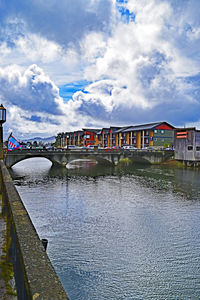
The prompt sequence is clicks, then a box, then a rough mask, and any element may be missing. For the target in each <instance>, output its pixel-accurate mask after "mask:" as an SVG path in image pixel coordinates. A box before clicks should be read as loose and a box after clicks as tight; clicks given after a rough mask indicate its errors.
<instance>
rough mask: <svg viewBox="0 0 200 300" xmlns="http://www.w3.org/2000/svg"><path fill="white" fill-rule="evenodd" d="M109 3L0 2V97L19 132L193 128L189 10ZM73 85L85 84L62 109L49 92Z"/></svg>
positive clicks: (199, 104)
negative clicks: (164, 125) (162, 125)
mask: <svg viewBox="0 0 200 300" xmlns="http://www.w3.org/2000/svg"><path fill="white" fill-rule="evenodd" d="M117 3H118V4H117V5H116V1H115V0H90V1H84V0H77V1H72V0H70V1H64V0H61V1H60V2H59V5H56V1H55V0H50V1H48V2H44V1H41V0H37V1H34V2H32V3H29V4H27V2H26V1H23V0H19V1H18V3H17V5H16V3H15V1H14V0H11V1H9V3H6V2H5V1H1V2H0V11H1V12H0V16H1V17H2V18H1V21H0V22H1V25H2V27H1V30H0V39H1V42H0V66H1V68H0V95H1V98H2V100H4V103H5V105H7V107H8V108H9V109H8V113H9V117H10V119H11V120H12V125H13V126H15V128H16V129H17V130H18V131H19V132H21V133H22V134H25V133H26V132H30V133H31V132H32V134H33V133H36V132H39V133H41V134H46V133H47V132H52V133H56V132H58V131H68V130H76V129H81V128H82V127H86V126H87V127H89V126H91V127H102V126H110V125H115V124H116V125H130V124H134V123H142V122H152V121H160V120H166V121H168V122H171V123H172V124H174V125H177V126H181V125H183V124H187V123H190V124H191V122H195V125H196V124H199V114H198V112H199V109H200V98H199V96H200V89H199V82H200V75H199V69H200V60H199V51H200V42H199V36H200V18H199V15H200V8H199V6H198V5H197V1H195V0H164V1H163V0H162V1H161V0H127V1H121V0H120V1H117ZM2 11H3V12H4V14H2ZM1 14H2V15H1ZM50 20H51V21H50ZM8 62H9V63H8ZM50 78H51V79H50ZM74 78H76V79H78V80H82V81H84V82H88V85H87V86H86V84H85V83H84V88H83V89H81V88H80V90H79V91H77V92H75V93H74V95H73V97H72V99H71V100H69V101H67V102H66V101H64V100H63V99H62V98H61V97H60V95H59V89H58V87H57V85H58V84H59V85H61V84H63V86H64V85H65V84H67V83H68V82H69V81H70V79H71V80H73V79H74ZM16 115H17V117H18V120H19V122H17V121H16V122H15V116H16ZM18 123H20V125H19V124H18Z"/></svg>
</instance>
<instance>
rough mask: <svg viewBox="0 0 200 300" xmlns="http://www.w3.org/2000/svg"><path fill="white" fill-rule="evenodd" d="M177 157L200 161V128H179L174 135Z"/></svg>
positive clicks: (184, 159)
mask: <svg viewBox="0 0 200 300" xmlns="http://www.w3.org/2000/svg"><path fill="white" fill-rule="evenodd" d="M174 151H175V159H177V160H180V161H200V130H196V128H178V129H176V130H175V135H174Z"/></svg>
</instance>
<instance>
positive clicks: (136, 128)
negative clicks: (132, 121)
mask: <svg viewBox="0 0 200 300" xmlns="http://www.w3.org/2000/svg"><path fill="white" fill-rule="evenodd" d="M163 123H165V124H167V125H169V126H171V127H172V128H174V126H172V125H171V124H169V123H167V122H165V121H163V122H156V123H148V124H141V125H134V126H130V127H128V128H127V129H125V130H123V132H129V131H140V130H150V129H154V128H155V127H157V126H159V125H161V124H163Z"/></svg>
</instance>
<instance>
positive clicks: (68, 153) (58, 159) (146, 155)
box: [5, 149, 174, 168]
mask: <svg viewBox="0 0 200 300" xmlns="http://www.w3.org/2000/svg"><path fill="white" fill-rule="evenodd" d="M173 156H174V151H173V150H140V149H138V150H123V149H121V150H117V151H116V150H114V149H112V150H110V149H97V150H91V149H74V150H53V151H52V150H21V151H20V150H16V151H13V152H8V153H7V154H6V155H5V165H6V166H7V167H8V168H11V167H12V166H13V165H15V164H16V163H18V162H20V161H22V160H25V159H28V158H33V157H44V158H47V159H48V160H50V161H51V162H52V164H53V165H60V166H66V165H67V164H68V163H70V162H72V161H74V160H77V159H94V160H96V161H97V162H99V163H104V164H105V163H111V164H113V165H117V164H118V163H119V162H120V161H121V160H123V159H125V158H128V159H130V160H131V161H133V162H140V163H150V164H160V163H162V162H164V161H167V160H169V159H171V158H173Z"/></svg>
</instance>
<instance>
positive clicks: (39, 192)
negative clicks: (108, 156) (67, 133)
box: [11, 158, 200, 300]
mask: <svg viewBox="0 0 200 300" xmlns="http://www.w3.org/2000/svg"><path fill="white" fill-rule="evenodd" d="M11 175H12V177H13V178H14V182H15V184H16V187H17V189H18V191H19V193H20V196H21V197H22V200H23V202H24V204H25V207H26V209H27V210H28V212H29V215H30V217H31V219H32V221H33V224H34V226H35V228H36V230H37V232H38V234H39V236H40V238H47V239H48V241H49V243H48V248H47V253H48V256H49V257H50V260H51V262H52V264H53V266H54V268H55V270H56V272H57V274H58V276H59V278H60V280H61V282H62V284H63V286H64V288H65V290H66V292H67V295H68V297H69V299H70V300H133V299H134V300H135V299H156V300H158V299H200V268H199V266H200V230H199V228H200V171H197V170H196V171H194V170H189V169H187V170H186V169H178V168H172V167H161V166H144V165H143V166H142V165H137V166H133V165H132V166H124V167H115V168H113V167H103V166H100V165H98V164H94V163H93V162H89V161H85V162H82V163H81V162H76V163H75V164H74V165H71V166H70V167H69V168H68V169H67V168H66V169H65V168H52V167H51V163H50V162H49V161H47V160H45V159H38V158H37V159H30V160H27V161H23V162H20V163H18V164H17V165H15V166H14V167H13V168H12V170H11Z"/></svg>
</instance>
